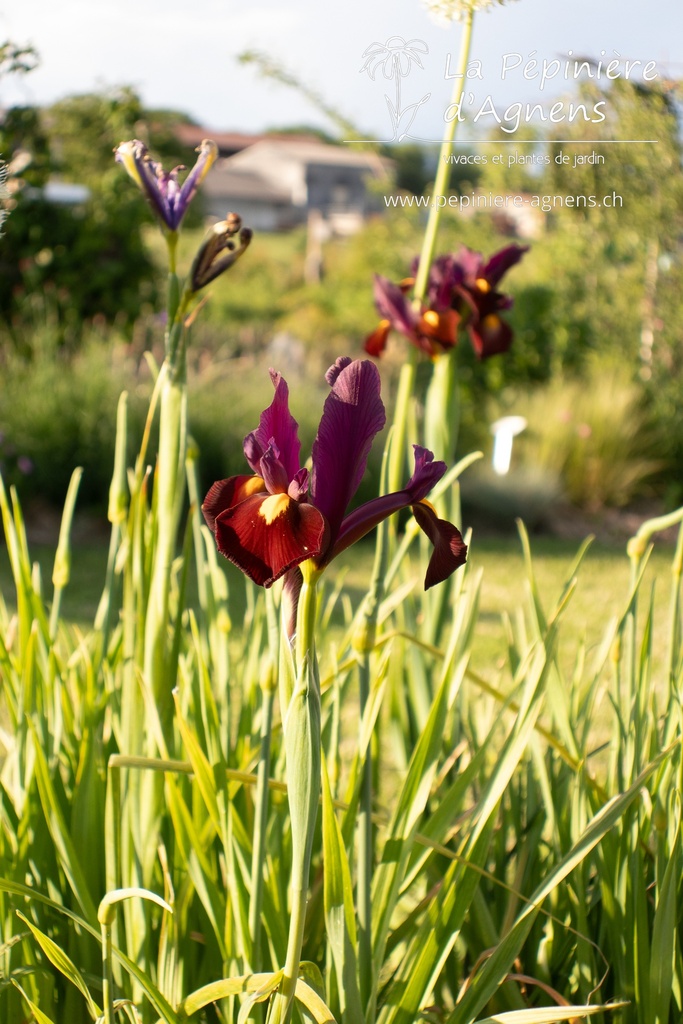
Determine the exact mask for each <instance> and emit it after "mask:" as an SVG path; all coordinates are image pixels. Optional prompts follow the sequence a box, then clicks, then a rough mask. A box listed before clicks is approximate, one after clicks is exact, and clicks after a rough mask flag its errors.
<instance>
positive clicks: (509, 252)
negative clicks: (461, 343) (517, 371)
mask: <svg viewBox="0 0 683 1024" xmlns="http://www.w3.org/2000/svg"><path fill="white" fill-rule="evenodd" d="M527 251H528V246H522V245H509V246H507V247H506V248H505V249H501V250H500V251H499V252H497V253H495V254H494V255H493V256H492V257H491V258H490V259H489V260H488V261H484V259H483V257H482V255H481V253H478V252H473V251H472V250H471V249H468V248H467V247H466V246H464V245H463V246H461V247H460V250H459V252H457V253H455V254H453V253H449V254H447V255H444V256H438V257H437V258H436V259H435V260H434V262H433V263H432V265H431V267H430V270H429V279H428V282H427V294H426V297H425V301H424V303H423V304H422V305H421V307H420V309H419V310H416V309H415V308H414V306H413V303H412V302H411V301H410V299H409V298H408V293H409V292H410V290H411V289H412V287H413V285H414V283H415V274H416V273H417V263H418V261H417V260H415V261H414V263H413V267H412V273H413V276H412V277H409V278H406V279H405V280H404V281H401V283H400V284H394V283H393V282H392V281H389V280H387V278H385V277H380V276H379V275H377V276H376V277H375V305H376V306H377V310H378V312H379V314H380V316H381V317H382V319H381V321H380V323H379V325H378V327H377V328H376V329H375V330H374V331H373V332H372V334H370V335H368V337H367V338H366V340H365V351H366V352H367V353H368V354H369V355H372V356H379V355H381V354H382V352H383V351H384V348H385V346H386V343H387V339H388V336H389V333H390V332H391V331H392V330H396V331H399V333H401V334H403V335H405V337H407V338H408V339H409V340H410V341H411V342H412V343H413V344H414V345H416V346H417V347H418V348H419V349H421V350H422V351H423V352H425V353H426V354H427V355H428V356H431V357H434V356H437V355H440V354H441V353H442V352H445V351H447V350H448V349H451V348H453V347H454V346H455V345H456V344H457V341H458V331H459V329H460V328H463V327H464V328H465V329H466V330H467V333H468V335H469V338H470V341H471V342H472V347H473V348H474V351H475V353H476V355H477V357H478V358H479V359H487V358H488V357H489V356H493V355H497V354H498V353H500V352H507V350H508V349H509V348H510V345H511V344H512V328H511V327H510V326H509V324H507V323H506V322H505V321H504V320H503V319H502V317H501V316H500V313H501V312H504V311H505V310H506V309H510V307H511V306H512V301H513V300H512V299H511V298H510V296H509V295H504V294H503V293H502V292H499V291H498V290H497V286H498V284H499V282H500V280H501V278H502V277H503V275H504V274H505V273H507V271H508V270H509V269H510V268H511V267H513V266H514V265H515V264H516V263H518V262H519V261H520V260H521V258H522V256H523V255H524V253H525V252H527Z"/></svg>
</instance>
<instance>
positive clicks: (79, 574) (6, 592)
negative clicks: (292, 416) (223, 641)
mask: <svg viewBox="0 0 683 1024" xmlns="http://www.w3.org/2000/svg"><path fill="white" fill-rule="evenodd" d="M578 546H579V545H578V544H576V543H574V542H570V541H566V540H559V539H556V538H553V537H547V536H542V537H532V539H531V548H532V556H533V563H534V571H535V574H536V580H537V584H538V589H539V593H540V595H541V600H542V602H543V605H544V608H545V611H546V613H549V612H550V611H551V609H552V607H553V606H554V604H555V602H556V601H557V599H558V598H559V596H560V594H561V592H562V588H563V586H564V584H565V581H566V579H567V575H568V573H569V570H570V568H571V565H572V563H573V561H574V557H575V555H576V552H577V550H578ZM373 555H374V545H373V543H372V540H369V541H366V542H364V543H361V544H359V545H356V546H355V547H354V549H353V550H352V551H348V552H345V553H344V554H343V555H342V556H340V557H339V558H338V559H336V560H335V562H334V563H333V565H332V566H331V567H330V570H328V574H327V575H328V576H329V577H330V583H333V582H334V580H335V578H336V576H337V574H338V573H340V572H343V573H344V591H345V593H346V594H348V597H349V599H350V602H351V606H352V607H353V609H354V610H355V609H356V608H357V607H358V604H359V603H360V601H361V600H362V598H363V595H364V593H365V589H366V586H367V581H368V579H369V575H370V570H371V567H372V559H373ZM31 557H32V559H33V560H34V562H37V563H38V565H39V566H40V571H41V575H42V580H43V588H44V592H45V593H46V594H47V595H49V594H50V592H51V586H52V585H51V576H52V563H53V559H54V548H53V547H52V546H49V545H38V544H35V545H32V546H31ZM106 557H107V549H106V545H105V544H103V543H98V544H87V545H82V546H80V545H79V546H77V547H75V548H74V551H73V558H72V575H71V580H70V582H69V585H68V587H67V588H66V590H65V592H64V594H63V598H62V617H63V620H64V621H66V622H71V623H74V624H76V625H77V626H79V627H80V628H82V629H87V628H90V627H91V626H92V622H93V619H94V615H95V611H96V609H97V603H98V600H99V597H100V593H101V587H102V583H103V580H104V570H105V565H106ZM672 557H673V549H672V547H671V546H668V545H665V544H660V545H658V546H657V547H655V550H654V552H653V554H652V557H651V559H650V562H649V564H648V566H647V569H646V572H645V578H644V586H643V588H642V589H641V594H642V597H641V601H642V605H641V607H643V609H645V607H646V605H647V601H648V599H649V595H650V592H651V588H652V587H653V586H654V587H655V628H654V638H653V651H654V657H653V663H654V668H655V670H656V669H657V668H658V665H659V662H660V661H661V663H662V664H663V663H664V659H665V658H666V645H667V628H668V603H669V594H670V587H671V560H672ZM470 565H471V568H472V569H473V570H478V569H482V570H483V578H482V588H481V600H480V608H479V616H478V624H477V630H476V635H475V641H474V645H473V651H472V660H471V667H472V668H473V669H474V670H475V671H478V672H486V673H487V674H488V676H489V678H490V674H491V673H492V672H494V673H497V672H498V671H499V670H500V669H501V668H502V667H503V664H504V660H505V656H506V640H505V632H504V629H503V626H502V622H501V617H502V615H503V613H505V612H507V614H508V615H509V616H510V618H512V619H514V618H515V616H516V615H517V612H518V609H520V608H521V607H522V606H523V604H524V603H525V601H526V596H527V582H526V570H525V567H524V561H523V557H522V550H521V545H520V543H519V540H518V538H517V537H515V536H502V535H501V536H490V535H487V536H482V537H481V538H477V536H476V533H475V536H474V538H473V540H472V543H471V545H470ZM225 567H226V570H227V572H228V577H229V590H230V597H229V613H230V617H231V620H232V622H233V627H234V630H235V632H236V633H238V632H239V629H240V626H241V624H242V621H243V618H244V609H245V603H246V589H245V588H246V587H247V586H251V584H249V582H248V581H246V580H245V579H244V578H243V577H242V575H241V573H239V572H238V571H237V570H236V569H234V567H233V566H231V565H230V564H229V563H227V562H226V563H225ZM191 576H192V574H190V578H191ZM629 579H630V565H629V561H628V559H627V557H626V553H625V545H624V546H618V547H617V546H608V545H606V544H601V543H597V542H596V543H594V544H592V545H591V547H590V548H589V550H588V553H587V555H586V557H585V559H584V561H583V563H582V565H581V567H580V569H579V572H578V583H577V587H576V591H575V593H574V595H573V597H572V599H571V601H570V603H569V606H568V608H567V609H566V611H565V614H564V628H563V630H562V637H563V641H562V643H563V645H564V646H563V648H562V650H561V657H562V659H563V662H564V664H565V665H567V668H568V669H569V668H570V666H571V664H572V663H573V659H574V657H575V654H576V651H577V649H578V647H579V645H580V643H581V642H582V641H585V643H586V647H587V649H588V651H589V652H590V649H591V648H592V647H594V646H595V645H597V644H598V643H599V642H600V639H601V638H602V636H603V634H604V632H605V629H606V627H607V625H608V623H609V621H610V619H611V618H612V617H614V616H618V615H620V614H622V613H623V611H624V608H625V603H626V600H627V596H628V589H629ZM420 585H421V576H420V575H419V574H416V586H420ZM0 592H1V593H2V596H3V597H4V600H5V602H6V603H7V605H8V606H9V607H12V606H14V604H15V597H14V588H13V583H12V577H11V573H10V569H9V562H8V559H7V552H6V550H5V549H4V548H3V549H1V550H0ZM190 599H191V601H192V600H193V595H191V598H190ZM338 636H339V634H336V636H335V639H336V638H338ZM321 655H322V658H323V662H324V661H325V652H324V650H323V651H321Z"/></svg>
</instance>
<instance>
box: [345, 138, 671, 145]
mask: <svg viewBox="0 0 683 1024" xmlns="http://www.w3.org/2000/svg"><path fill="white" fill-rule="evenodd" d="M410 141H411V142H413V141H419V142H420V143H422V144H423V145H428V146H436V145H442V144H443V143H444V142H449V141H450V140H449V139H419V140H413V139H411V140H410ZM342 142H343V143H349V145H350V144H351V143H353V142H375V143H379V144H381V145H383V146H391V145H392V144H394V145H400V143H392V142H391V140H390V139H342ZM513 142H514V144H515V145H516V146H554V145H555V144H556V143H559V142H562V143H564V144H566V143H571V144H572V145H575V146H604V145H606V144H610V143H613V144H614V143H616V144H621V145H627V146H632V145H634V144H635V143H638V142H642V143H647V144H648V145H656V144H657V143H658V142H659V139H457V140H456V141H455V142H454V143H453V145H454V146H499V145H501V144H502V145H508V146H509V145H512V143H513Z"/></svg>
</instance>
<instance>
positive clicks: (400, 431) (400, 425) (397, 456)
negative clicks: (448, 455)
mask: <svg viewBox="0 0 683 1024" xmlns="http://www.w3.org/2000/svg"><path fill="white" fill-rule="evenodd" d="M417 357H418V351H417V349H416V348H415V347H414V346H413V345H411V346H410V348H409V349H408V355H407V358H406V361H405V363H404V364H403V366H402V367H401V375H400V377H399V380H398V391H397V393H396V405H395V406H394V421H393V436H392V441H391V453H390V455H389V473H388V478H387V483H386V488H385V490H384V492H383V493H385V494H391V493H392V492H393V491H400V490H401V487H402V486H403V471H404V468H405V462H406V436H407V433H408V420H409V418H410V403H411V402H412V399H413V394H414V392H415V377H416V375H417Z"/></svg>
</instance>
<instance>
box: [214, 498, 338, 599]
mask: <svg viewBox="0 0 683 1024" xmlns="http://www.w3.org/2000/svg"><path fill="white" fill-rule="evenodd" d="M205 514H206V513H205ZM325 530H326V523H325V520H324V518H323V516H322V515H321V514H320V512H319V511H318V510H317V509H316V508H313V506H312V505H308V504H304V503H301V504H300V503H299V502H296V501H294V500H293V499H292V498H290V497H289V496H288V495H286V494H274V495H268V494H265V495H264V494H254V495H252V496H251V497H249V498H246V499H245V500H244V501H242V502H240V503H239V504H238V505H233V506H232V507H231V508H228V509H225V510H224V511H223V512H221V513H220V514H219V515H218V516H217V518H216V520H215V529H214V535H215V538H216V545H217V547H218V550H219V551H220V552H221V554H222V555H224V556H225V557H226V558H228V559H229V560H230V561H231V562H232V563H233V565H236V566H237V568H238V569H241V570H242V572H243V573H244V574H245V575H246V576H248V577H249V579H251V580H253V581H254V583H257V584H258V585H259V586H261V587H269V586H271V584H272V583H274V582H275V580H277V579H279V578H280V577H281V576H284V574H285V573H286V572H288V571H289V570H290V569H293V568H294V566H296V565H299V563H300V562H305V561H306V560H307V559H308V558H314V557H316V556H317V555H318V554H320V550H321V547H322V544H323V540H324V537H325Z"/></svg>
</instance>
